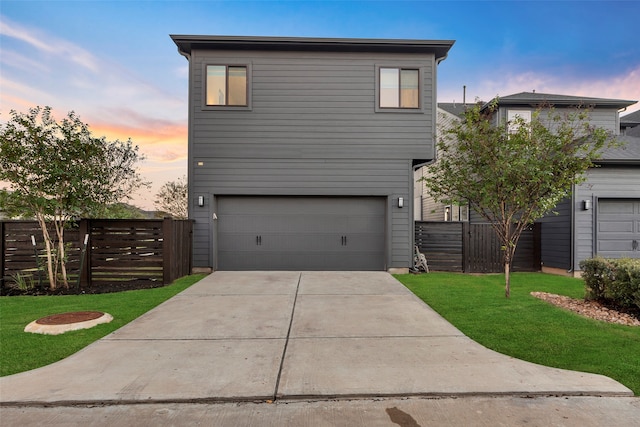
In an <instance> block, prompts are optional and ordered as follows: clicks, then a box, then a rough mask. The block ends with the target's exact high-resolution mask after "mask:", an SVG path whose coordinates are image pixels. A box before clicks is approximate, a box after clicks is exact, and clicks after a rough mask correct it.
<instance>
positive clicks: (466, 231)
mask: <svg viewBox="0 0 640 427" xmlns="http://www.w3.org/2000/svg"><path fill="white" fill-rule="evenodd" d="M470 235H471V231H470V224H469V222H468V221H465V222H463V223H462V272H463V273H468V272H469V271H470V270H471V259H470V255H471V254H470V251H469V236H470Z"/></svg>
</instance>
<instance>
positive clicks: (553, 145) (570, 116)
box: [421, 101, 613, 298]
mask: <svg viewBox="0 0 640 427" xmlns="http://www.w3.org/2000/svg"><path fill="white" fill-rule="evenodd" d="M496 110H497V101H494V102H492V103H491V104H490V105H489V106H488V107H487V108H486V109H484V110H483V109H482V108H481V106H480V105H479V104H478V105H476V106H474V107H472V108H470V109H469V110H467V112H466V113H465V115H464V119H463V120H462V121H460V122H457V123H454V124H453V125H451V127H449V128H448V129H441V130H442V134H441V137H440V138H439V141H438V144H437V147H438V157H439V158H438V161H437V162H435V163H434V164H433V165H431V166H430V167H429V176H425V177H424V178H421V180H423V181H424V183H425V186H426V187H427V189H428V191H429V192H430V193H431V195H432V196H433V197H434V199H436V200H437V201H440V202H444V203H447V204H451V203H455V204H459V205H464V204H467V203H468V204H469V206H470V207H472V208H473V209H474V210H475V211H476V212H478V213H479V214H480V215H481V216H482V217H483V218H484V219H485V220H487V221H488V222H490V223H491V225H492V227H493V229H494V230H495V232H496V234H497V236H498V238H499V239H500V242H501V246H502V250H503V255H504V259H503V262H504V272H505V296H506V297H507V298H508V297H509V295H510V284H511V282H510V269H511V263H512V261H513V256H514V253H515V250H516V246H517V244H518V240H519V238H520V235H521V233H522V231H523V230H524V229H525V227H526V226H527V225H529V224H531V223H533V222H534V221H535V220H536V219H539V218H541V217H542V216H544V215H545V214H547V213H549V212H551V211H552V209H553V208H554V207H555V206H556V205H557V204H558V202H560V200H562V199H563V198H565V197H567V196H568V195H569V193H570V191H571V188H572V185H573V184H578V183H580V182H582V181H584V179H585V176H584V173H585V172H586V171H587V169H589V168H590V167H593V166H594V164H593V160H595V159H596V158H598V157H599V153H600V151H601V150H602V148H603V147H605V146H609V145H610V144H612V143H613V141H612V140H611V139H610V137H609V135H608V133H607V132H606V131H605V130H603V129H601V128H595V127H593V126H592V125H591V124H590V123H589V114H588V113H589V112H588V111H587V110H585V109H581V108H576V109H572V110H569V111H568V112H567V113H565V114H560V113H558V112H557V111H556V110H554V109H553V108H551V107H549V106H547V107H545V106H541V107H539V108H538V109H537V110H536V111H535V112H534V113H533V114H532V118H531V121H530V122H526V121H525V120H523V119H522V118H521V117H516V118H515V119H514V120H513V121H512V122H510V123H502V124H496V123H495V122H494V121H493V118H494V113H495V112H496Z"/></svg>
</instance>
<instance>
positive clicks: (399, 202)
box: [398, 197, 404, 208]
mask: <svg viewBox="0 0 640 427" xmlns="http://www.w3.org/2000/svg"><path fill="white" fill-rule="evenodd" d="M398 207H399V208H402V207H404V198H402V197H398Z"/></svg>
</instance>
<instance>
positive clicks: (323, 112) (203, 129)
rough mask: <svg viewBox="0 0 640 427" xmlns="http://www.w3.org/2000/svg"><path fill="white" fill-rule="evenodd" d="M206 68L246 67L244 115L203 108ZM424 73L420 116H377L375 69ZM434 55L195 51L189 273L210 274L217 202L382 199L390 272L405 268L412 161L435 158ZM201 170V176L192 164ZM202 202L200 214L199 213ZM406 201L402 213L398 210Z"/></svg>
mask: <svg viewBox="0 0 640 427" xmlns="http://www.w3.org/2000/svg"><path fill="white" fill-rule="evenodd" d="M207 64H237V65H242V64H247V65H248V66H249V67H250V71H251V72H250V87H249V91H250V93H251V103H250V108H248V109H246V108H245V109H235V110H234V109H231V108H230V109H226V110H225V109H211V108H208V107H205V106H204V100H203V96H204V82H203V73H204V70H205V66H206V65H207ZM381 65H382V66H409V67H419V68H420V70H421V78H422V81H421V84H422V87H423V90H422V99H421V105H422V108H421V109H420V110H418V111H409V112H401V111H395V112H376V111H375V106H376V100H375V81H376V79H375V73H376V67H377V66H381ZM434 68H435V59H434V57H433V55H412V54H373V53H357V52H356V53H331V52H313V53H304V52H258V51H232V52H229V51H206V50H194V51H193V52H192V55H191V60H190V70H191V71H190V72H191V76H190V82H191V83H190V107H189V108H190V138H189V170H190V172H189V173H190V182H191V187H190V192H191V193H190V200H191V217H192V218H193V219H195V221H196V222H195V225H194V265H195V266H214V265H213V262H214V260H213V253H212V251H211V248H212V247H213V245H214V244H215V222H214V221H213V220H212V216H213V214H214V213H215V206H213V203H214V202H215V196H217V195H298V196H312V195H315V196H332V195H333V196H385V197H387V205H388V210H387V221H388V236H387V263H388V268H395V267H399V268H402V267H404V268H406V267H409V266H410V264H411V248H412V242H413V232H412V230H413V223H412V219H413V218H412V216H413V215H412V213H413V212H412V210H413V191H414V190H413V184H414V183H413V171H412V166H411V161H412V159H431V158H433V155H434V142H433V134H434V131H435V130H434V124H433V118H434V114H433V104H434V97H435V82H434V80H435V74H434ZM199 162H200V163H202V165H201V166H198V164H199ZM198 195H204V196H205V199H206V205H205V206H204V207H198V206H197V205H196V201H197V196H198ZM398 197H403V198H404V200H405V207H404V208H402V209H400V208H398V207H397V198H398Z"/></svg>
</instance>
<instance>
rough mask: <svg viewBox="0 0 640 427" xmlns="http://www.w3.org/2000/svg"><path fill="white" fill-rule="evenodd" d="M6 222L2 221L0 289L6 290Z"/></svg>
mask: <svg viewBox="0 0 640 427" xmlns="http://www.w3.org/2000/svg"><path fill="white" fill-rule="evenodd" d="M4 240H5V235H4V221H0V289H4V245H5V242H4Z"/></svg>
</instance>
